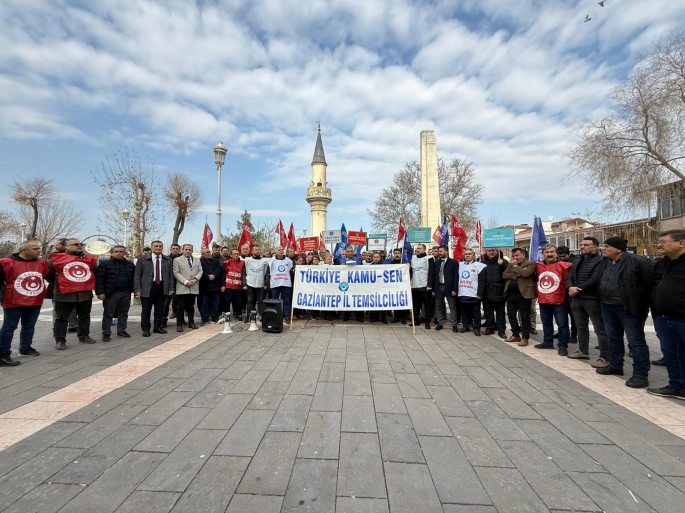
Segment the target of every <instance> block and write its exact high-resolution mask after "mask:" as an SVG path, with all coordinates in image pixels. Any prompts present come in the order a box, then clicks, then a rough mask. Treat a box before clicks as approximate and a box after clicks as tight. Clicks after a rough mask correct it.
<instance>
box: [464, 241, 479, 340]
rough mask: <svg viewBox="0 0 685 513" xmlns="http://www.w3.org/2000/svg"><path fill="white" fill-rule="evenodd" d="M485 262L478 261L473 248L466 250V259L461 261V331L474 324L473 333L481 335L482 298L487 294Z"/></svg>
mask: <svg viewBox="0 0 685 513" xmlns="http://www.w3.org/2000/svg"><path fill="white" fill-rule="evenodd" d="M485 267H486V266H485V264H483V263H481V262H476V253H475V252H474V251H473V250H472V249H471V248H466V249H465V250H464V261H463V262H459V303H460V306H461V319H462V327H461V329H460V330H459V333H467V332H469V331H470V330H471V326H473V334H474V335H476V336H477V337H480V300H481V299H483V296H484V295H485V271H484V270H485Z"/></svg>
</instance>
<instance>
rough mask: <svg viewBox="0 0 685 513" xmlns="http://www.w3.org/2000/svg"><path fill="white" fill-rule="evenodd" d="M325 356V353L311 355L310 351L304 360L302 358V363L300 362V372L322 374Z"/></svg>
mask: <svg viewBox="0 0 685 513" xmlns="http://www.w3.org/2000/svg"><path fill="white" fill-rule="evenodd" d="M310 349H311V347H310ZM324 351H325V350H324ZM325 354H326V353H325V352H323V353H319V354H310V353H309V351H308V352H307V354H306V355H305V356H304V358H302V361H301V362H300V367H299V369H298V370H301V371H316V372H320V371H321V366H322V365H323V360H324V355H325Z"/></svg>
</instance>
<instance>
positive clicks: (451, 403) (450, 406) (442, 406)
mask: <svg viewBox="0 0 685 513" xmlns="http://www.w3.org/2000/svg"><path fill="white" fill-rule="evenodd" d="M448 385H449V384H448ZM426 388H427V389H428V392H429V393H430V395H431V396H432V397H433V400H434V401H435V404H436V405H437V406H438V409H439V410H440V413H442V414H443V415H444V416H445V417H473V416H474V414H473V412H472V411H471V409H470V408H469V407H468V406H467V405H466V403H465V402H464V401H463V400H462V399H461V397H459V394H457V393H456V392H455V391H454V389H453V388H452V387H451V386H446V387H443V386H427V387H426Z"/></svg>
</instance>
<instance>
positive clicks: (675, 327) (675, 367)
mask: <svg viewBox="0 0 685 513" xmlns="http://www.w3.org/2000/svg"><path fill="white" fill-rule="evenodd" d="M654 327H655V328H656V334H657V336H658V337H659V342H661V352H662V353H663V354H664V362H665V363H666V370H667V371H668V384H669V385H671V386H672V387H673V388H675V389H676V390H677V391H678V392H682V393H685V321H675V320H673V319H666V318H665V317H661V316H660V315H657V316H655V317H654Z"/></svg>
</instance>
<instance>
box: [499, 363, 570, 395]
mask: <svg viewBox="0 0 685 513" xmlns="http://www.w3.org/2000/svg"><path fill="white" fill-rule="evenodd" d="M542 368H548V367H546V366H545V367H540V369H542ZM511 370H512V372H514V373H515V374H516V375H518V376H519V377H520V378H523V379H524V380H525V381H526V382H528V383H530V385H531V386H533V388H536V389H538V390H556V389H559V388H560V387H559V385H558V384H556V383H555V382H553V381H550V380H549V379H547V378H545V377H544V376H542V375H541V374H539V373H538V372H536V371H535V370H533V369H532V368H530V367H526V368H512V369H511Z"/></svg>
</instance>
